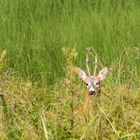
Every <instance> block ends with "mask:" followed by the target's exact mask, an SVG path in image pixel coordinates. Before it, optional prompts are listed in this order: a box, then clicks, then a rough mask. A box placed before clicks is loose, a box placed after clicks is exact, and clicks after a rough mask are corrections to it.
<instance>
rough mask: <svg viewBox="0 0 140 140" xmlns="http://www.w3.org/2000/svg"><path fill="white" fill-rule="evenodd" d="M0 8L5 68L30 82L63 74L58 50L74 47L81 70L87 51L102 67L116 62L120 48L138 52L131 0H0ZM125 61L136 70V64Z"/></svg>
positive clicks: (139, 22) (137, 19)
mask: <svg viewBox="0 0 140 140" xmlns="http://www.w3.org/2000/svg"><path fill="white" fill-rule="evenodd" d="M0 7H1V8H0V13H1V16H0V21H1V23H0V31H1V34H0V39H1V40H0V45H1V50H3V48H6V49H7V51H8V59H7V67H8V68H9V67H10V68H14V69H15V70H16V73H17V74H18V75H22V76H23V77H26V78H28V79H30V80H32V81H41V82H42V83H44V84H46V82H47V83H51V84H52V83H54V81H55V80H56V79H57V78H61V77H62V76H63V75H64V70H63V66H64V63H65V61H64V57H63V55H62V51H61V50H62V49H61V48H62V47H70V48H73V47H75V48H76V49H77V50H78V52H79V58H78V61H77V62H76V63H77V65H80V66H82V67H84V61H85V48H87V47H92V48H93V49H94V50H95V51H96V53H97V54H98V56H99V58H100V60H101V62H102V63H103V64H104V65H111V64H115V63H117V62H118V61H119V57H120V55H121V53H122V51H123V50H124V48H127V47H132V46H133V47H138V48H140V47H139V46H140V41H139V36H140V28H139V26H140V14H139V13H140V10H139V1H136V0H135V1H133V0H128V1H123V0H93V1H92V0H88V1H80V0H76V1H72V0H69V1H63V0H56V1H53V0H30V1H29V0H20V1H19V0H14V1H12V0H7V1H5V0H1V2H0ZM130 57H131V58H132V59H131V60H133V64H134V66H136V68H137V71H138V72H139V69H138V67H139V66H140V65H139V60H134V59H135V56H134V55H133V56H131V54H130ZM56 60H57V61H56ZM128 63H132V62H129V61H127V63H125V64H126V65H127V64H128Z"/></svg>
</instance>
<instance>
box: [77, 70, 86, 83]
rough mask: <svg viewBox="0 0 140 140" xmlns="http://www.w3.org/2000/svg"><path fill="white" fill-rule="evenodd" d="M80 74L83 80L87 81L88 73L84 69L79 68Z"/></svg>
mask: <svg viewBox="0 0 140 140" xmlns="http://www.w3.org/2000/svg"><path fill="white" fill-rule="evenodd" d="M78 75H79V76H80V78H81V79H82V80H83V81H86V79H87V76H86V73H85V72H84V71H83V70H82V69H78Z"/></svg>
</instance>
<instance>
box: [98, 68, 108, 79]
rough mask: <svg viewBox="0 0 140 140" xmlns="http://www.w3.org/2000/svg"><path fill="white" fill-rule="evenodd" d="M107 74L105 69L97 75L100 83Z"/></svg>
mask: <svg viewBox="0 0 140 140" xmlns="http://www.w3.org/2000/svg"><path fill="white" fill-rule="evenodd" d="M107 74H108V68H107V67H105V68H103V69H102V70H101V71H100V72H99V74H98V78H99V79H100V81H102V80H104V79H105V78H106V76H107Z"/></svg>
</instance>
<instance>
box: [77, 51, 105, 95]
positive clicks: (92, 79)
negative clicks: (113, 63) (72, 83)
mask: <svg viewBox="0 0 140 140" xmlns="http://www.w3.org/2000/svg"><path fill="white" fill-rule="evenodd" d="M89 53H90V49H87V58H86V66H87V74H86V73H85V72H84V71H83V70H82V69H80V68H78V74H79V76H80V78H81V79H82V80H83V81H84V82H85V83H86V86H87V90H88V94H89V96H93V95H97V94H99V93H100V81H102V80H104V79H105V78H106V76H107V74H108V68H107V67H104V68H103V69H102V70H101V71H100V72H99V73H98V74H97V75H96V69H97V56H95V67H94V72H93V75H91V74H90V69H89V66H88V64H89V59H88V55H89Z"/></svg>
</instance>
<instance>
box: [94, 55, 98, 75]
mask: <svg viewBox="0 0 140 140" xmlns="http://www.w3.org/2000/svg"><path fill="white" fill-rule="evenodd" d="M94 63H95V67H94V74H93V75H94V76H96V69H97V65H98V64H97V55H96V56H95V62H94Z"/></svg>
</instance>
